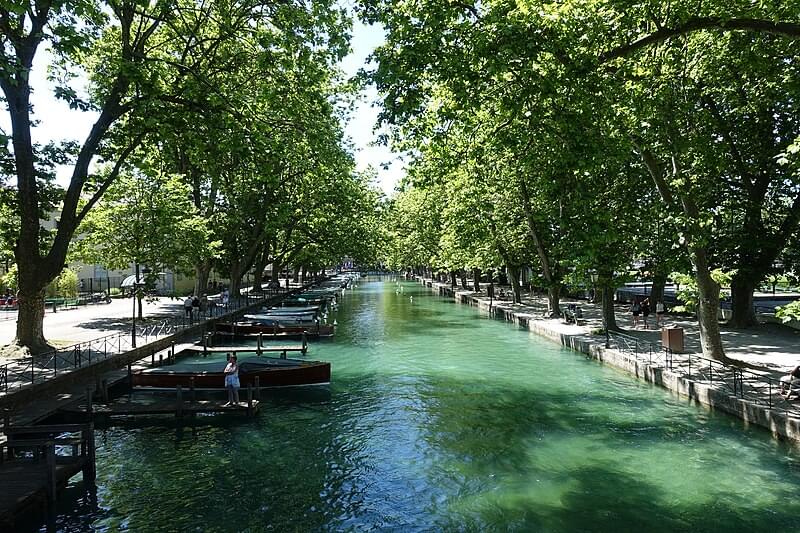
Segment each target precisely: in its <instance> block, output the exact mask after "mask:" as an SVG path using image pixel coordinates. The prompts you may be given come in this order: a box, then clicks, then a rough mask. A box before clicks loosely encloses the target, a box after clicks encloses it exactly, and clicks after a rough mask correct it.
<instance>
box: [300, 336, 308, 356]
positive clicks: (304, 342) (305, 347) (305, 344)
mask: <svg viewBox="0 0 800 533" xmlns="http://www.w3.org/2000/svg"><path fill="white" fill-rule="evenodd" d="M302 341H303V349H302V350H301V351H302V353H303V355H305V354H306V352H308V337H307V336H306V330H303V336H302Z"/></svg>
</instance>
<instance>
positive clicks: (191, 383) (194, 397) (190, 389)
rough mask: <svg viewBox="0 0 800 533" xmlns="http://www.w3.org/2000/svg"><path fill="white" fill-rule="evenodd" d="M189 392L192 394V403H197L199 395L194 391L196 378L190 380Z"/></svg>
mask: <svg viewBox="0 0 800 533" xmlns="http://www.w3.org/2000/svg"><path fill="white" fill-rule="evenodd" d="M189 391H190V392H191V395H190V398H191V401H192V403H196V402H197V393H196V392H195V390H194V378H193V377H191V378H189Z"/></svg>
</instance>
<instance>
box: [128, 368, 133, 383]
mask: <svg viewBox="0 0 800 533" xmlns="http://www.w3.org/2000/svg"><path fill="white" fill-rule="evenodd" d="M128 386H129V387H133V365H132V364H131V363H128Z"/></svg>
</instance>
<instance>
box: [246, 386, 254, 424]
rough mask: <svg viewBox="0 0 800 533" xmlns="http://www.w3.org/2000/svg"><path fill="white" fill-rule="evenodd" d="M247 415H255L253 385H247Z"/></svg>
mask: <svg viewBox="0 0 800 533" xmlns="http://www.w3.org/2000/svg"><path fill="white" fill-rule="evenodd" d="M247 416H253V385H252V384H251V385H248V386H247Z"/></svg>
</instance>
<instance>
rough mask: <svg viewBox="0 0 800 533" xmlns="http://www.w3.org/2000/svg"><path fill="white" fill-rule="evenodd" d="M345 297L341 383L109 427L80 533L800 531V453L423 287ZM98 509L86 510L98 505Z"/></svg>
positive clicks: (75, 523) (70, 511) (334, 347)
mask: <svg viewBox="0 0 800 533" xmlns="http://www.w3.org/2000/svg"><path fill="white" fill-rule="evenodd" d="M397 287H398V285H397V283H396V282H395V281H390V280H388V279H387V280H384V281H381V280H375V279H371V280H370V281H365V280H362V282H361V283H360V285H359V287H358V288H356V289H354V290H351V291H348V292H347V294H346V295H344V296H343V297H342V298H341V299H340V304H341V305H340V307H339V310H338V311H337V312H336V313H335V318H336V320H337V321H338V329H337V334H336V338H335V339H333V340H331V341H327V342H320V343H315V344H312V345H311V349H310V351H309V356H308V357H309V358H312V359H321V360H328V361H331V362H332V374H333V379H332V384H331V386H330V389H329V390H328V389H325V390H319V389H317V390H309V391H283V392H279V393H271V394H269V395H267V397H266V401H265V403H266V408H265V409H264V410H262V413H261V415H260V417H259V418H258V419H257V420H255V421H247V420H243V419H238V420H226V421H218V420H217V421H214V422H213V423H209V424H207V425H204V424H200V425H198V426H197V427H194V428H191V427H179V426H178V425H177V424H175V423H165V424H164V425H161V426H155V427H153V426H144V425H127V426H124V427H113V428H109V429H105V430H102V431H99V432H98V439H97V442H98V446H99V449H98V479H97V482H98V489H97V496H96V498H97V499H96V501H88V500H87V499H86V498H84V497H83V496H80V485H79V484H78V485H76V486H74V487H73V488H72V489H71V490H70V492H69V493H68V494H67V496H66V497H64V498H63V499H62V502H61V512H60V514H59V516H58V518H57V523H56V527H58V528H60V529H64V530H73V531H82V530H87V529H92V530H100V531H104V530H107V531H116V530H131V531H155V530H170V531H172V530H178V531H241V530H249V531H266V530H272V531H319V530H331V531H363V530H403V531H422V530H424V531H430V530H468V531H484V530H502V531H506V530H517V531H551V532H559V531H689V530H693V531H720V532H726V533H730V532H732V531H772V530H775V529H784V530H795V531H796V530H798V528H800V525H798V524H800V498H798V497H797V496H798V494H800V469H799V468H798V466H799V464H798V457H797V454H796V452H795V451H794V450H793V449H792V448H790V447H789V446H788V445H785V444H782V443H779V442H777V441H775V440H773V439H772V438H771V437H770V436H769V435H768V434H767V433H766V432H765V431H763V430H761V429H758V428H746V427H744V425H743V423H742V422H741V421H739V420H737V419H734V418H731V417H728V416H725V415H724V414H715V413H712V412H709V411H707V410H705V409H703V408H699V407H695V406H691V405H688V404H687V402H686V400H685V399H684V398H680V397H677V396H674V395H671V394H670V393H668V392H666V391H665V390H663V389H659V388H655V387H653V386H650V385H648V384H645V383H641V382H639V381H636V380H635V379H632V378H631V377H629V376H628V375H626V374H623V373H621V372H619V371H616V370H613V369H610V368H606V367H603V366H602V365H600V364H598V363H596V362H593V361H589V360H586V359H585V358H584V357H583V356H581V355H580V354H577V353H575V352H571V351H569V350H566V349H562V348H561V347H560V346H558V345H556V344H554V343H551V342H549V341H546V340H543V339H540V338H538V337H536V336H534V335H531V334H529V333H528V332H525V331H521V330H519V329H517V328H516V327H515V326H512V325H510V324H508V323H505V322H500V321H496V320H492V319H488V318H486V317H485V316H482V315H481V314H479V313H478V311H477V310H476V309H475V308H470V307H467V306H461V305H457V304H455V303H453V302H452V300H447V299H444V298H440V297H438V296H435V295H433V294H432V293H431V292H429V291H428V290H427V289H424V288H423V287H421V286H420V285H417V284H414V283H404V284H403V285H402V287H403V291H402V292H399V290H398V288H397ZM89 500H91V499H89Z"/></svg>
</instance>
